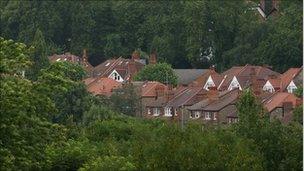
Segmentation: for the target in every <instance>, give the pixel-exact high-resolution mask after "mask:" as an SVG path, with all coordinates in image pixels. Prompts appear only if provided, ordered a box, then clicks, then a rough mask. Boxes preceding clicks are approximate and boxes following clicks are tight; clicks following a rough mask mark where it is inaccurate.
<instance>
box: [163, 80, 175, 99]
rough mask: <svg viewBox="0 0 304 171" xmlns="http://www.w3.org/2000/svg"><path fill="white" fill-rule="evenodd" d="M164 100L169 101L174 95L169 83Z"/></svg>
mask: <svg viewBox="0 0 304 171" xmlns="http://www.w3.org/2000/svg"><path fill="white" fill-rule="evenodd" d="M165 95H166V101H167V102H168V101H170V100H171V99H173V97H174V92H173V86H172V85H171V84H169V85H168V88H167V90H166V93H165Z"/></svg>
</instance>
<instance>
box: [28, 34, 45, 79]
mask: <svg viewBox="0 0 304 171" xmlns="http://www.w3.org/2000/svg"><path fill="white" fill-rule="evenodd" d="M32 46H33V47H34V48H35V53H34V54H33V59H32V61H33V63H34V64H33V65H32V67H31V68H30V70H29V73H28V74H27V76H28V77H29V78H30V79H33V80H36V79H37V75H38V73H39V71H40V70H41V69H43V68H46V67H47V66H48V65H49V59H48V55H49V48H48V46H47V44H46V42H45V39H44V36H43V34H42V32H41V31H40V29H37V30H36V33H35V36H34V40H33V43H32Z"/></svg>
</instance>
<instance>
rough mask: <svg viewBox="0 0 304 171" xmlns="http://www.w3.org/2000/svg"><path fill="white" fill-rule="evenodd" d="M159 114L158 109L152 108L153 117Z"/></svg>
mask: <svg viewBox="0 0 304 171" xmlns="http://www.w3.org/2000/svg"><path fill="white" fill-rule="evenodd" d="M159 114H160V109H159V108H153V115H154V116H158V115H159Z"/></svg>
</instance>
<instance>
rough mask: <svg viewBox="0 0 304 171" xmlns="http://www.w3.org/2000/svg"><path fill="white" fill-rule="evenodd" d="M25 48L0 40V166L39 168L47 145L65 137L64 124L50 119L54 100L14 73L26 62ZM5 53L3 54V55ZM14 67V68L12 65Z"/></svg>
mask: <svg viewBox="0 0 304 171" xmlns="http://www.w3.org/2000/svg"><path fill="white" fill-rule="evenodd" d="M27 50H28V48H27V47H26V46H25V45H24V44H20V43H15V42H13V41H12V40H8V41H7V40H4V39H1V60H3V61H7V62H4V63H2V62H1V68H3V70H1V76H0V80H1V84H0V94H1V98H0V127H1V129H0V156H1V157H0V169H1V170H41V169H42V168H43V167H44V166H45V164H46V163H45V151H44V149H45V148H46V146H47V145H48V144H49V143H51V142H58V143H59V142H61V141H64V140H65V131H64V127H62V126H60V125H57V124H52V123H50V122H49V120H50V118H51V117H52V115H53V113H55V112H56V108H55V105H54V103H53V102H52V101H51V99H50V98H49V97H47V96H46V95H45V94H43V93H39V92H38V91H37V89H36V87H35V83H33V82H31V81H30V80H27V79H25V78H23V77H19V76H18V75H16V74H13V73H14V72H15V71H18V69H24V67H25V66H27V64H28V63H30V61H29V56H27V55H26V54H27ZM4 54H5V55H4ZM14 67H15V68H14Z"/></svg>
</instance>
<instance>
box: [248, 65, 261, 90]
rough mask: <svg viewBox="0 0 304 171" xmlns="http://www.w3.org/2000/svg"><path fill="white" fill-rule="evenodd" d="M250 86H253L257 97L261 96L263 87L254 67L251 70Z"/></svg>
mask: <svg viewBox="0 0 304 171" xmlns="http://www.w3.org/2000/svg"><path fill="white" fill-rule="evenodd" d="M250 85H251V89H252V91H253V93H254V94H255V95H259V94H261V89H262V87H260V86H259V81H258V79H257V74H256V69H255V68H254V67H252V68H251V69H250Z"/></svg>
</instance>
